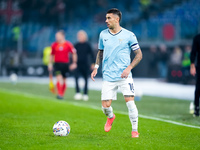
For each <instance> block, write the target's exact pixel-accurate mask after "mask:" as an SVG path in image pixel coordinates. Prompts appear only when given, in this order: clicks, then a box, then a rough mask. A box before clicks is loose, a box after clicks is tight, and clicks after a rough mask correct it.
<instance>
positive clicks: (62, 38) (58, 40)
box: [56, 32, 65, 42]
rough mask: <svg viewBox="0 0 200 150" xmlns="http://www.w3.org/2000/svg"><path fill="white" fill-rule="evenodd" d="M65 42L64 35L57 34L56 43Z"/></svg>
mask: <svg viewBox="0 0 200 150" xmlns="http://www.w3.org/2000/svg"><path fill="white" fill-rule="evenodd" d="M63 40H65V37H64V35H63V34H62V33H60V32H58V33H56V41H57V42H62V41H63Z"/></svg>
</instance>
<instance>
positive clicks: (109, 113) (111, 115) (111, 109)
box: [102, 106, 113, 118]
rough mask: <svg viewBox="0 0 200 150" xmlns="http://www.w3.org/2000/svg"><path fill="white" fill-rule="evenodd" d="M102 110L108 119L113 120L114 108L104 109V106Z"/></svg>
mask: <svg viewBox="0 0 200 150" xmlns="http://www.w3.org/2000/svg"><path fill="white" fill-rule="evenodd" d="M102 110H103V113H104V114H105V115H106V116H107V117H108V118H112V117H113V108H112V107H111V106H110V107H107V108H105V107H103V106H102Z"/></svg>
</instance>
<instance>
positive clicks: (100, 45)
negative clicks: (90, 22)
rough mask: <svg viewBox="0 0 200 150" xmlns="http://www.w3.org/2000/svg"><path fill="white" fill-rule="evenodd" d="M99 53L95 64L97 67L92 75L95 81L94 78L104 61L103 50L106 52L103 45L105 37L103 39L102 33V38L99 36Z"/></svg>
mask: <svg viewBox="0 0 200 150" xmlns="http://www.w3.org/2000/svg"><path fill="white" fill-rule="evenodd" d="M98 49H99V51H98V53H97V57H96V63H95V66H94V70H93V71H92V73H91V79H92V80H93V81H95V80H94V77H95V76H96V75H97V70H98V68H99V65H100V64H101V62H102V60H103V50H104V45H103V37H102V32H101V33H100V36H99V43H98Z"/></svg>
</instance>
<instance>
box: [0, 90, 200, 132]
mask: <svg viewBox="0 0 200 150" xmlns="http://www.w3.org/2000/svg"><path fill="white" fill-rule="evenodd" d="M0 91H1V92H4V93H7V94H12V95H15V94H17V95H23V96H26V97H29V98H41V99H44V100H52V101H56V102H59V103H63V102H66V101H57V100H55V98H49V97H46V96H38V95H34V94H30V93H24V92H18V91H11V90H6V89H2V88H0ZM0 98H1V97H0ZM67 103H70V104H72V105H74V106H79V107H84V108H91V109H95V110H101V108H100V107H97V106H93V105H86V104H80V103H78V102H69V101H68V102H67ZM115 112H116V113H118V114H123V115H128V113H127V112H125V111H115ZM139 117H140V118H144V119H150V120H155V121H161V122H166V123H170V124H174V125H178V126H184V127H189V128H196V129H200V127H199V126H194V125H190V124H184V123H181V122H177V121H172V120H167V119H162V118H158V117H153V116H147V115H142V114H139Z"/></svg>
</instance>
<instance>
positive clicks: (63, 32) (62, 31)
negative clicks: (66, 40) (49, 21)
mask: <svg viewBox="0 0 200 150" xmlns="http://www.w3.org/2000/svg"><path fill="white" fill-rule="evenodd" d="M57 33H61V34H62V35H63V36H65V31H64V30H58V31H57Z"/></svg>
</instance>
